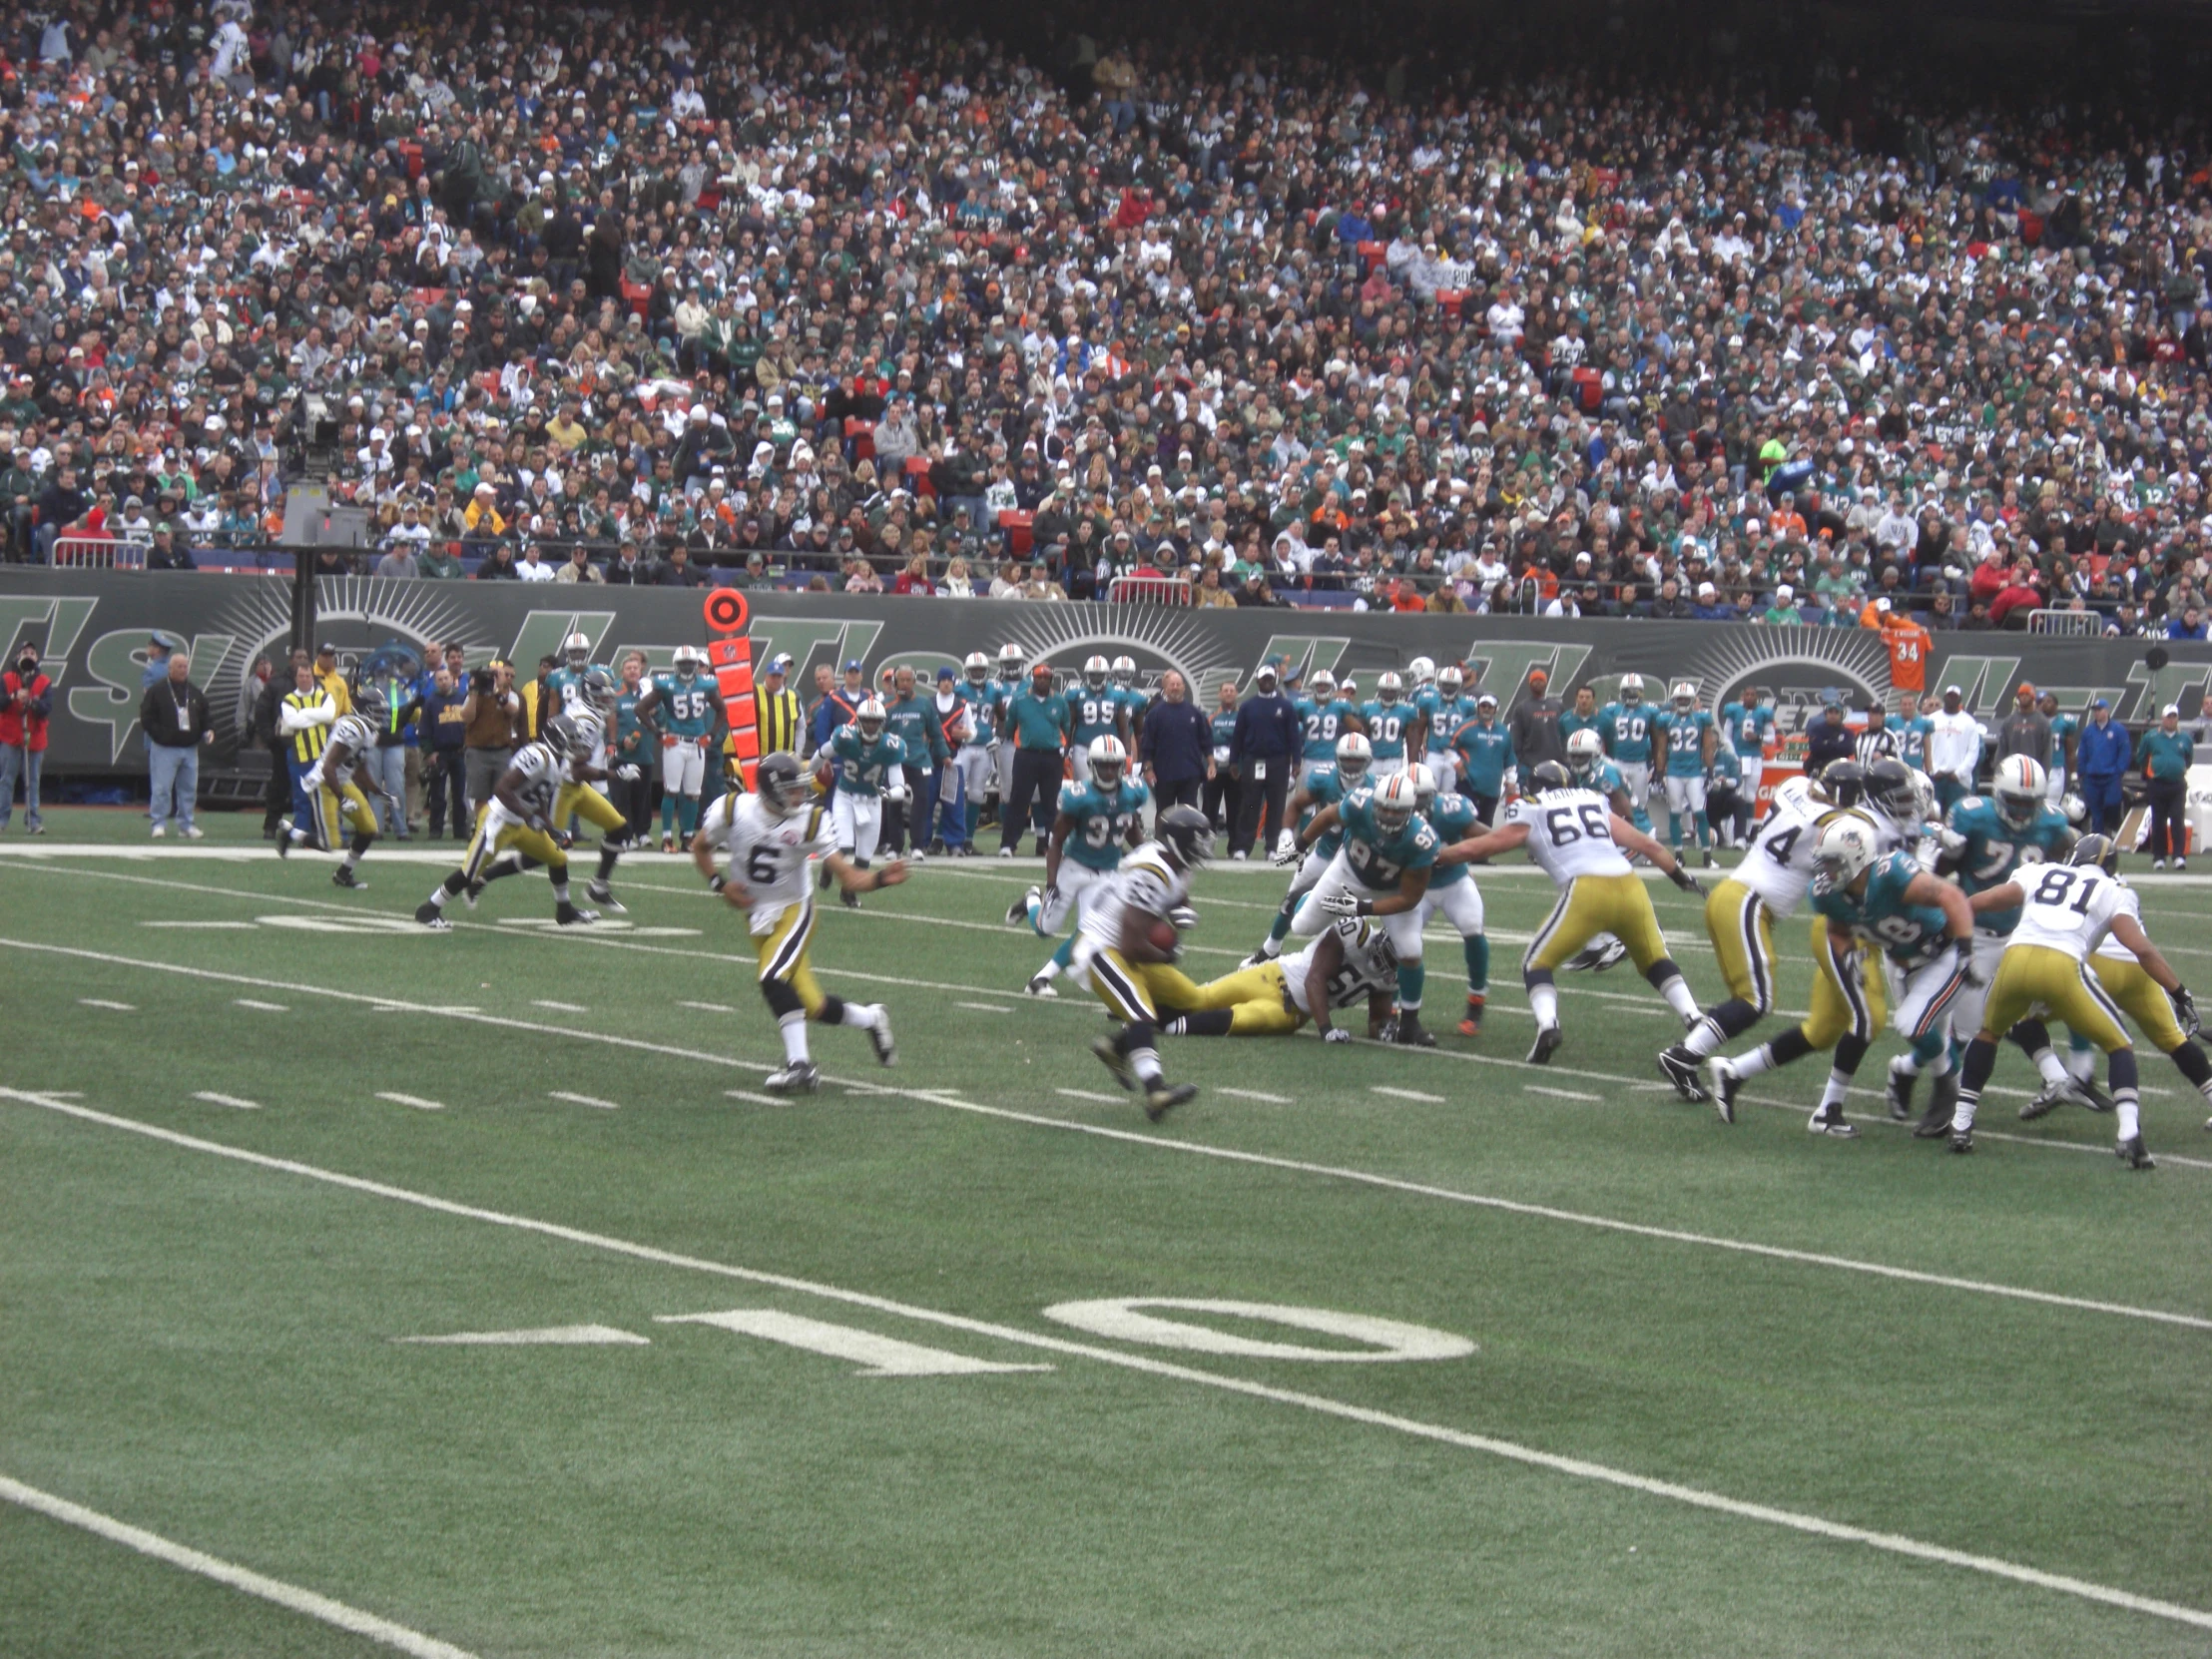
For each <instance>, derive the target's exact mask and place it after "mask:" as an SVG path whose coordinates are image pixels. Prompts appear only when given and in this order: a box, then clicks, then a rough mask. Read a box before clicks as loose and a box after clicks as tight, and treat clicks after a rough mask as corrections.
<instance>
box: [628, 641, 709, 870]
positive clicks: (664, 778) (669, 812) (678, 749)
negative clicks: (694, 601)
mask: <svg viewBox="0 0 2212 1659" xmlns="http://www.w3.org/2000/svg"><path fill="white" fill-rule="evenodd" d="M706 666H707V657H706V653H705V652H703V651H700V650H699V649H698V648H697V647H695V646H689V645H680V646H678V647H677V648H676V662H675V668H674V670H673V672H669V673H662V674H656V675H654V676H653V683H652V684H651V685H650V686H648V687H646V690H645V695H644V696H643V697H642V698H640V699H639V700H638V714H639V716H640V718H643V717H645V716H648V715H656V714H657V715H658V716H659V720H658V725H659V726H660V729H661V792H662V793H661V850H662V851H663V852H673V851H675V850H676V842H675V841H674V840H673V839H672V837H671V836H670V833H669V827H670V825H671V824H674V825H675V826H676V827H677V828H678V829H680V830H682V831H683V836H684V839H683V844H684V845H685V846H687V847H688V846H690V845H691V837H692V831H693V830H695V829H697V828H698V827H699V795H700V790H701V789H702V787H703V786H704V785H705V783H706V779H707V757H708V756H709V755H710V754H713V753H714V752H715V751H716V750H717V749H718V748H719V747H720V745H718V744H717V743H716V741H715V737H716V733H717V732H718V731H719V730H720V728H721V725H722V694H721V693H720V692H719V691H717V690H716V689H715V683H714V679H713V677H712V676H710V675H707V674H703V673H702V672H701V670H703V669H704V668H705V667H706Z"/></svg>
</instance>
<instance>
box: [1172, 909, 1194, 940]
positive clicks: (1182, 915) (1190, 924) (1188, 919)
mask: <svg viewBox="0 0 2212 1659" xmlns="http://www.w3.org/2000/svg"><path fill="white" fill-rule="evenodd" d="M1168 922H1169V924H1170V925H1171V926H1173V927H1174V929H1175V930H1176V931H1177V932H1178V933H1188V932H1189V931H1190V930H1191V929H1192V928H1194V927H1196V926H1197V925H1198V912H1197V911H1196V910H1194V909H1192V908H1191V907H1190V906H1189V905H1188V904H1178V905H1176V907H1175V908H1174V909H1172V910H1170V911H1169V912H1168Z"/></svg>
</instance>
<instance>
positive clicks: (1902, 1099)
mask: <svg viewBox="0 0 2212 1659" xmlns="http://www.w3.org/2000/svg"><path fill="white" fill-rule="evenodd" d="M1920 1081H1921V1074H1920V1073H1919V1072H1917V1071H1900V1070H1898V1065H1897V1062H1896V1061H1895V1060H1892V1061H1891V1062H1890V1082H1889V1086H1888V1087H1887V1088H1886V1089H1885V1090H1884V1091H1883V1099H1884V1100H1885V1102H1886V1103H1887V1104H1888V1106H1889V1108H1890V1116H1891V1117H1892V1118H1893V1119H1894V1120H1896V1121H1897V1122H1899V1123H1910V1122H1912V1121H1913V1091H1914V1090H1915V1089H1916V1088H1918V1087H1919V1086H1920ZM2054 1104H2055V1103H2054ZM2020 1116H2021V1117H2023V1118H2024V1117H2026V1116H2027V1114H2026V1113H2025V1112H2022V1113H2021V1114H2020ZM1943 1121H1944V1122H1946V1123H1947V1122H1949V1121H1950V1120H1949V1119H1948V1118H1945V1119H1944V1120H1943Z"/></svg>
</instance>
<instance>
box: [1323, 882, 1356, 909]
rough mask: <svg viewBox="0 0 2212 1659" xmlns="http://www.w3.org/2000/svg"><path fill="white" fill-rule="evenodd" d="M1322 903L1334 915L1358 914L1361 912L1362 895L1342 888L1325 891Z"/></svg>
mask: <svg viewBox="0 0 2212 1659" xmlns="http://www.w3.org/2000/svg"><path fill="white" fill-rule="evenodd" d="M1320 903H1321V907H1322V908H1323V909H1325V910H1327V911H1328V912H1329V913H1330V914H1331V915H1333V916H1356V915H1358V914H1359V913H1360V904H1361V899H1360V895H1359V894H1358V893H1351V892H1345V891H1344V890H1342V889H1341V888H1340V889H1339V890H1338V891H1336V892H1325V893H1323V894H1322V895H1321V899H1320Z"/></svg>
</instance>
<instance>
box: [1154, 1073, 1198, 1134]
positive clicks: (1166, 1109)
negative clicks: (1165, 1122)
mask: <svg viewBox="0 0 2212 1659" xmlns="http://www.w3.org/2000/svg"><path fill="white" fill-rule="evenodd" d="M1197 1097H1198V1089H1197V1087H1196V1086H1195V1085H1193V1084H1190V1083H1169V1082H1168V1081H1166V1080H1165V1079H1162V1080H1161V1081H1160V1082H1158V1083H1155V1084H1153V1085H1152V1087H1151V1088H1149V1089H1147V1090H1145V1092H1144V1115H1145V1116H1146V1117H1148V1118H1150V1119H1151V1120H1152V1121H1153V1122H1154V1123H1158V1122H1159V1121H1160V1120H1161V1119H1162V1118H1164V1117H1166V1116H1167V1115H1168V1113H1170V1112H1172V1111H1173V1110H1174V1109H1175V1108H1176V1107H1178V1106H1180V1105H1182V1104H1183V1102H1185V1101H1186V1100H1195V1099H1196V1098H1197Z"/></svg>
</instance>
